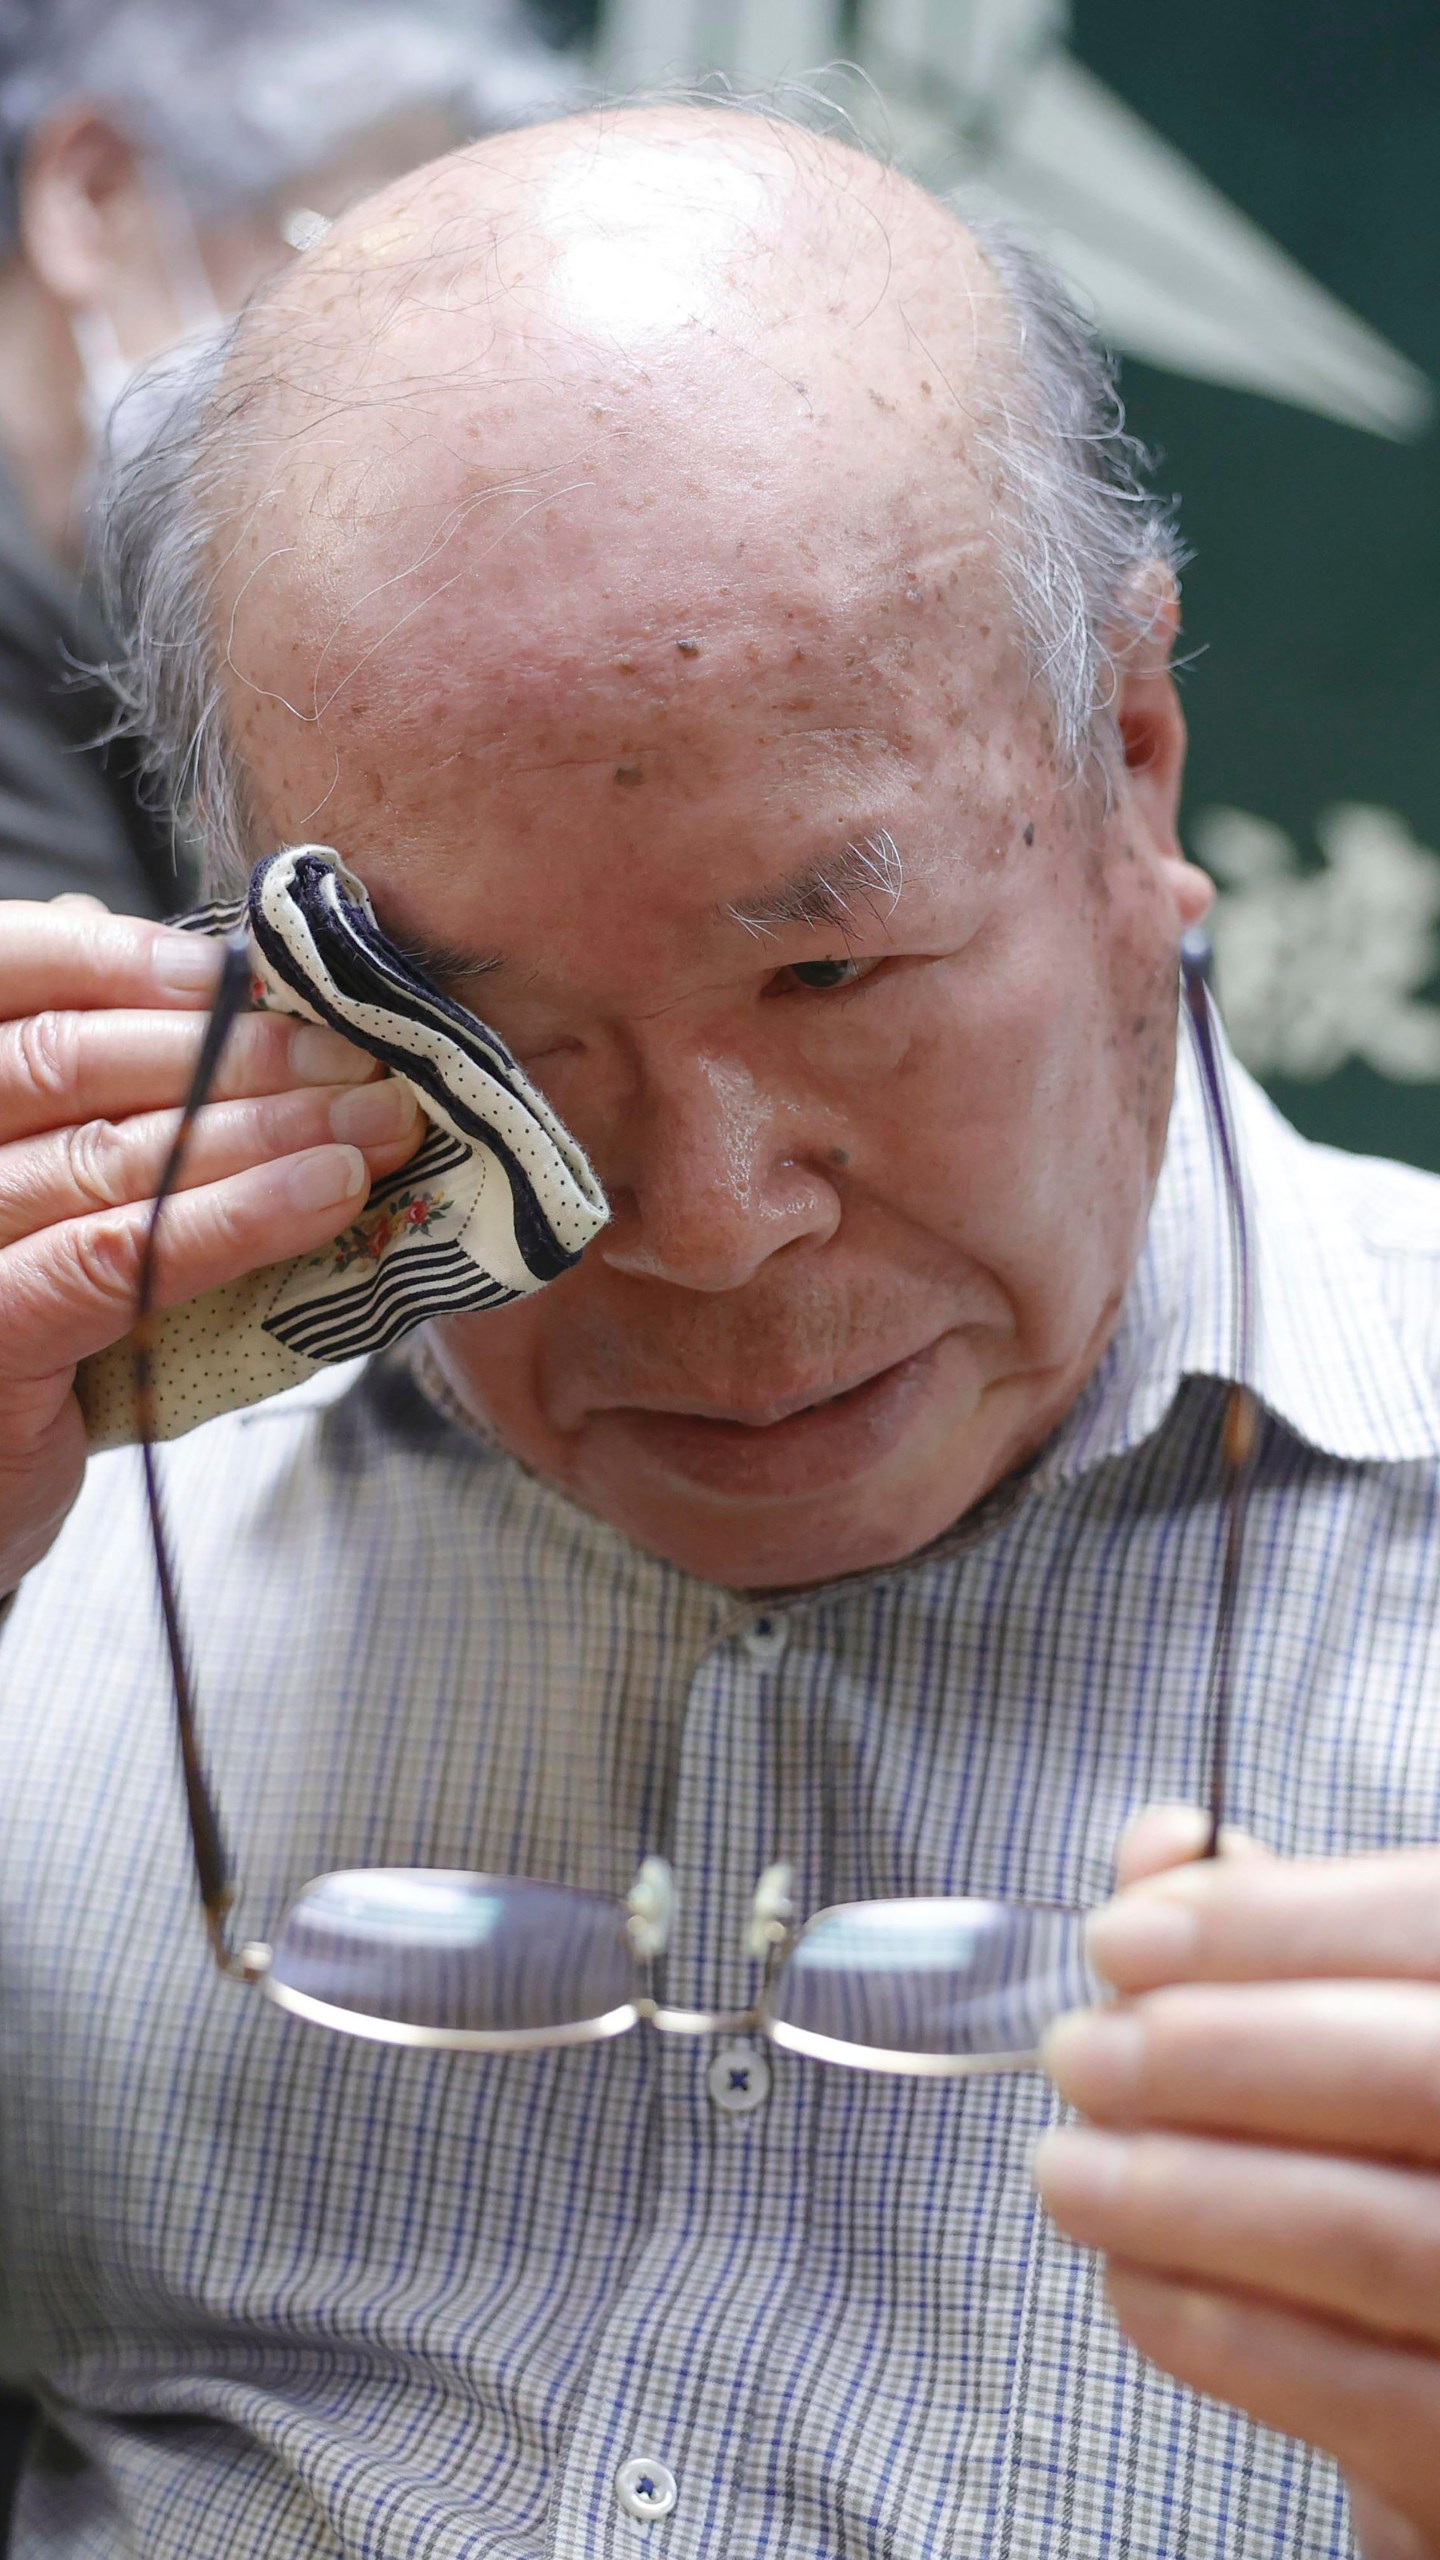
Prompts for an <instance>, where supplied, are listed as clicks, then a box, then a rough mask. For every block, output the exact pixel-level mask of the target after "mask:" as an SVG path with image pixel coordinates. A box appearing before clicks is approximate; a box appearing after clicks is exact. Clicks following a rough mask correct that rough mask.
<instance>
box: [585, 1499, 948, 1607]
mask: <svg viewBox="0 0 1440 2560" xmlns="http://www.w3.org/2000/svg"><path fill="white" fill-rule="evenodd" d="M982 1489H983V1488H979V1487H977V1488H976V1489H975V1491H974V1492H973V1493H972V1494H971V1496H970V1500H978V1498H979V1493H980V1491H981V1490H982ZM581 1499H582V1500H584V1501H585V1502H586V1504H587V1507H588V1508H589V1509H591V1510H594V1511H597V1512H599V1513H601V1515H602V1516H603V1517H604V1518H605V1519H607V1520H608V1521H609V1522H610V1523H611V1525H612V1526H613V1527H615V1528H618V1529H621V1530H623V1532H624V1534H625V1535H626V1536H627V1537H628V1538H630V1539H632V1540H633V1542H634V1544H635V1545H636V1546H638V1547H643V1548H644V1549H645V1550H646V1551H647V1553H649V1554H651V1555H655V1556H660V1557H661V1558H663V1560H664V1562H665V1563H666V1564H672V1565H675V1566H677V1567H678V1568H679V1570H680V1571H681V1572H682V1573H689V1574H693V1575H695V1577H696V1578H697V1580H699V1581H702V1582H714V1583H719V1584H721V1585H723V1586H724V1587H726V1588H728V1589H730V1590H736V1591H780V1590H790V1589H797V1588H800V1587H802V1586H804V1585H807V1584H811V1583H821V1582H835V1581H839V1580H841V1579H842V1578H843V1577H844V1576H845V1575H847V1574H852V1573H865V1572H868V1571H871V1570H873V1569H874V1568H876V1567H878V1566H881V1565H887V1564H896V1563H898V1562H900V1561H901V1559H902V1558H904V1557H905V1556H908V1555H913V1554H914V1553H915V1552H916V1550H917V1549H918V1548H920V1547H924V1546H928V1544H929V1542H930V1540H931V1539H932V1538H937V1537H939V1536H940V1535H941V1533H942V1531H944V1530H945V1529H947V1528H948V1527H949V1526H950V1524H951V1522H952V1521H953V1520H955V1519H957V1518H958V1517H959V1515H960V1513H961V1512H962V1511H964V1510H966V1509H968V1508H969V1502H968V1501H967V1500H966V1499H965V1497H964V1496H963V1494H962V1495H960V1496H958V1497H957V1496H953V1495H948V1494H942V1493H940V1492H938V1491H937V1490H935V1489H934V1488H927V1489H925V1490H924V1491H923V1492H922V1490H921V1489H920V1488H916V1489H915V1490H914V1491H913V1492H910V1493H901V1492H900V1491H899V1490H898V1489H896V1488H893V1487H892V1488H887V1489H886V1490H885V1491H884V1492H883V1493H882V1492H881V1491H880V1490H879V1489H878V1488H877V1490H876V1492H875V1494H874V1496H873V1497H872V1498H870V1499H867V1498H866V1496H865V1493H864V1491H863V1490H862V1489H861V1488H858V1487H857V1488H854V1489H850V1490H847V1493H846V1494H845V1496H843V1497H842V1498H840V1499H839V1500H837V1499H836V1498H835V1497H834V1496H833V1495H828V1496H822V1495H817V1496H816V1498H815V1501H814V1503H813V1504H809V1503H804V1504H793V1503H792V1504H786V1505H784V1506H783V1507H774V1508H772V1507H770V1506H766V1505H761V1506H757V1507H756V1508H754V1509H753V1510H749V1511H741V1510H739V1509H732V1508H727V1509H726V1510H724V1511H719V1512H717V1511H716V1510H714V1509H713V1508H711V1507H710V1506H708V1505H706V1504H704V1503H701V1502H696V1501H688V1502H687V1501H686V1500H685V1499H684V1498H683V1497H680V1496H677V1495H672V1496H671V1498H670V1499H669V1500H668V1501H654V1502H646V1501H644V1500H643V1499H642V1500H639V1501H637V1500H636V1499H635V1495H634V1490H633V1488H631V1489H630V1490H629V1492H628V1493H627V1494H626V1495H624V1496H618V1495H617V1492H616V1490H615V1489H613V1488H609V1487H592V1488H588V1489H587V1490H586V1491H585V1492H584V1493H583V1494H582V1495H581Z"/></svg>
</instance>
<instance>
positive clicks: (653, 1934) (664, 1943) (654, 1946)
mask: <svg viewBox="0 0 1440 2560" xmlns="http://www.w3.org/2000/svg"><path fill="white" fill-rule="evenodd" d="M625 1908H626V1910H627V1912H628V1913H629V1915H630V1916H629V1918H628V1920H627V1921H626V1923H625V1930H626V1935H627V1937H628V1938H629V1940H630V1945H631V1948H632V1950H633V1952H634V1954H635V1955H637V1956H638V1957H639V1959H640V1962H641V1963H642V1964H652V1963H653V1962H654V1960H655V1958H656V1957H657V1956H663V1955H664V1953H665V1951H666V1949H667V1947H668V1946H669V1944H670V1938H671V1933H672V1931H673V1929H674V1926H675V1878H674V1876H673V1874H672V1873H671V1871H670V1866H669V1863H668V1861H667V1860H666V1859H664V1858H646V1859H645V1860H644V1861H643V1863H642V1865H641V1868H640V1872H639V1874H638V1875H637V1876H636V1878H635V1881H634V1883H633V1884H632V1886H631V1887H630V1891H629V1893H628V1894H627V1895H626V1897H625Z"/></svg>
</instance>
